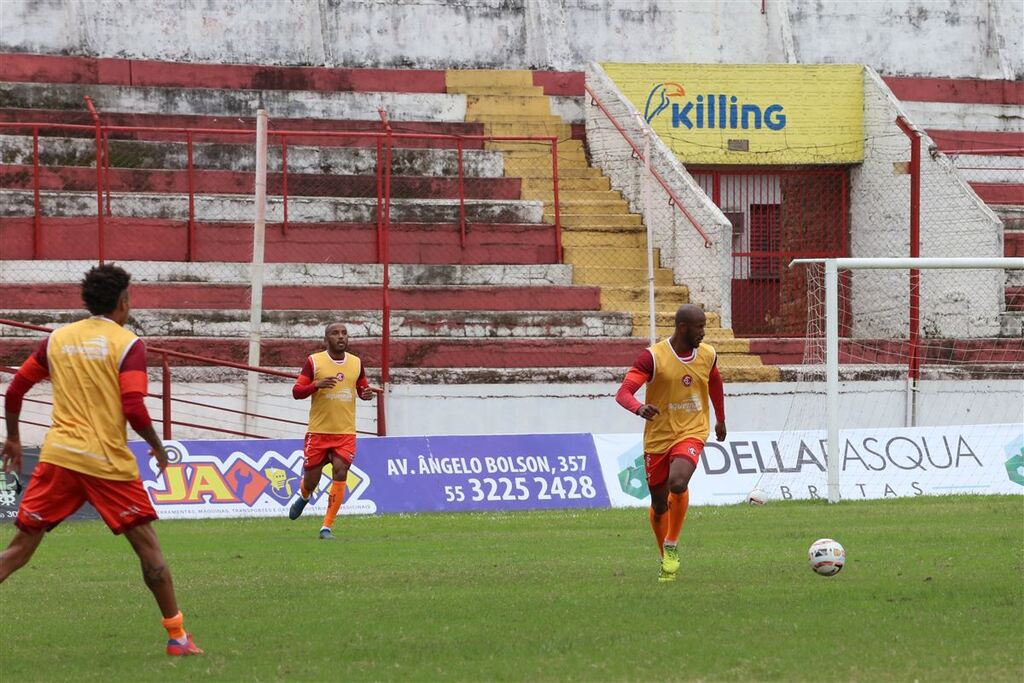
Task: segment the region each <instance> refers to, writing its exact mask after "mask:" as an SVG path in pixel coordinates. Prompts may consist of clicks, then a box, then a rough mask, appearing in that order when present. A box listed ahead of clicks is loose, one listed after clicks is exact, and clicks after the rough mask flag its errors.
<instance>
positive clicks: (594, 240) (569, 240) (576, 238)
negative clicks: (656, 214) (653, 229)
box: [562, 229, 647, 265]
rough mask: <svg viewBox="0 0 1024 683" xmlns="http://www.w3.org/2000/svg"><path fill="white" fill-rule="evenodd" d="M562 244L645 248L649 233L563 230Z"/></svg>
mask: <svg viewBox="0 0 1024 683" xmlns="http://www.w3.org/2000/svg"><path fill="white" fill-rule="evenodd" d="M562 244H563V245H564V246H567V247H612V248H615V249H644V248H645V247H646V245H647V233H644V232H640V231H634V230H620V231H618V232H612V231H610V230H608V231H599V230H586V229H581V230H576V229H573V230H563V231H562ZM609 265H614V264H609Z"/></svg>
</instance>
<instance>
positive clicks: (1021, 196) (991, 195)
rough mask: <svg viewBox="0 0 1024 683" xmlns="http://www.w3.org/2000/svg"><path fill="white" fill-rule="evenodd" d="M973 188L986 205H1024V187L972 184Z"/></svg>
mask: <svg viewBox="0 0 1024 683" xmlns="http://www.w3.org/2000/svg"><path fill="white" fill-rule="evenodd" d="M971 188H972V189H973V190H974V191H975V192H977V193H978V196H979V197H981V198H982V200H983V201H984V202H985V203H986V204H1013V205H1024V185H1011V184H1009V183H971Z"/></svg>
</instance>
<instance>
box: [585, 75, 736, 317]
mask: <svg viewBox="0 0 1024 683" xmlns="http://www.w3.org/2000/svg"><path fill="white" fill-rule="evenodd" d="M587 85H588V86H590V88H591V89H593V91H594V94H595V95H596V96H597V98H598V100H600V102H601V104H603V105H604V107H605V109H606V110H607V112H608V115H606V114H605V112H604V111H602V109H601V108H600V107H598V106H596V105H588V106H587V108H586V117H587V146H588V148H589V152H590V158H591V162H592V163H593V164H594V165H595V166H596V167H598V168H600V169H601V170H602V171H603V172H604V173H605V175H607V176H608V177H609V179H610V180H611V183H612V187H613V188H614V189H616V190H619V191H620V192H622V195H623V197H625V198H626V199H627V200H628V201H629V203H630V207H631V208H632V210H633V211H636V212H637V213H641V214H643V217H644V223H645V225H650V226H651V228H652V230H653V236H654V246H655V247H657V248H659V249H661V254H662V256H661V266H662V267H663V268H671V269H672V270H673V271H674V273H675V282H676V284H682V285H686V286H687V287H689V289H690V300H691V301H693V302H695V303H699V304H703V305H704V307H705V308H706V309H707V310H709V311H717V312H718V313H720V314H721V316H722V326H723V327H731V326H732V315H731V298H730V292H731V289H730V288H731V285H730V278H731V276H732V243H731V240H732V225H731V223H729V220H728V219H727V218H726V217H725V215H724V214H723V213H722V212H721V211H720V210H719V209H718V207H717V206H715V205H714V203H713V202H712V201H711V200H710V199H709V198H708V196H707V195H706V194H705V193H704V192H703V190H701V188H700V186H699V185H698V184H697V182H696V181H695V180H694V179H693V176H691V175H690V174H689V173H688V172H687V170H686V169H685V168H684V167H683V165H682V164H681V163H680V161H679V159H678V158H677V157H676V155H675V154H674V153H673V152H672V150H670V149H669V148H668V147H667V146H666V145H665V143H664V142H663V141H662V140H661V139H660V138H658V137H656V136H655V135H654V134H653V132H652V131H651V129H650V126H648V125H647V124H646V123H644V122H643V121H642V120H641V119H640V118H639V117H638V116H637V115H636V112H635V109H634V108H633V105H632V104H630V103H629V100H627V99H626V97H625V96H624V95H623V94H622V92H621V91H620V90H619V89H618V88H617V87H616V86H615V84H614V83H613V82H612V80H611V79H610V78H609V77H608V75H607V74H606V73H605V72H604V70H603V69H602V68H601V66H600V65H598V64H591V65H590V66H589V67H587ZM609 115H610V117H609ZM612 119H614V121H615V122H617V123H618V125H619V126H621V127H622V128H623V129H624V130H625V133H626V135H628V136H629V137H630V139H632V141H633V142H634V144H636V145H637V146H638V147H640V148H641V149H640V151H641V152H643V150H644V145H645V142H644V140H645V137H644V136H645V135H646V134H649V135H650V156H651V166H652V168H653V169H655V170H657V171H658V172H659V173H660V174H661V177H662V178H664V179H665V181H666V183H667V184H668V186H669V187H670V188H671V189H672V191H673V192H674V193H675V195H676V196H677V197H678V198H679V199H680V201H681V202H682V204H683V206H684V207H685V208H686V211H687V212H689V215H690V216H692V217H693V219H694V220H693V222H691V221H690V219H689V218H688V217H687V216H686V214H684V212H683V211H681V210H680V209H679V207H677V206H675V205H674V204H673V203H670V200H671V197H670V196H669V194H668V193H667V192H666V191H665V189H664V188H663V187H662V185H661V184H660V183H659V182H658V181H657V180H656V179H654V177H653V176H652V175H648V173H647V169H646V166H645V165H644V163H643V162H641V161H640V160H639V159H638V158H636V156H635V155H634V153H633V149H632V147H631V146H630V145H629V142H627V140H626V138H625V137H624V136H623V134H622V133H620V132H619V130H618V129H616V127H615V125H614V124H613V122H612ZM694 223H696V225H697V226H699V227H700V228H701V229H702V230H703V231H704V232H705V233H706V234H707V236H708V237H709V238H710V239H711V242H712V244H711V246H710V247H706V246H705V241H704V238H703V237H701V236H700V233H698V232H697V230H696V228H695V226H694Z"/></svg>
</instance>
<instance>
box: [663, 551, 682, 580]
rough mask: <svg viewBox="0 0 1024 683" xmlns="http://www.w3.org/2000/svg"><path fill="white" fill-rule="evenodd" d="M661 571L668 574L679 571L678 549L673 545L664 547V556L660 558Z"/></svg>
mask: <svg viewBox="0 0 1024 683" xmlns="http://www.w3.org/2000/svg"><path fill="white" fill-rule="evenodd" d="M661 570H662V571H663V572H666V573H668V574H675V573H676V572H678V571H679V548H677V547H676V546H674V545H667V546H665V555H664V557H662V558H661Z"/></svg>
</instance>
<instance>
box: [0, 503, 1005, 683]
mask: <svg viewBox="0 0 1024 683" xmlns="http://www.w3.org/2000/svg"><path fill="white" fill-rule="evenodd" d="M319 521H320V520H319V519H314V518H309V519H306V518H303V519H302V520H300V521H298V522H289V521H288V520H262V521H203V522H161V523H159V524H158V525H157V528H158V531H159V533H160V536H161V539H162V541H163V544H164V549H165V552H166V554H167V556H168V558H169V561H170V563H171V567H172V570H173V571H174V574H175V580H176V583H177V587H178V594H179V599H180V601H181V603H182V608H183V609H184V611H185V614H186V618H187V626H188V627H189V629H190V630H192V631H194V632H195V634H196V639H197V642H198V643H199V644H200V645H201V646H202V647H204V648H205V649H206V651H207V655H206V656H204V657H201V658H200V657H196V658H188V659H181V660H172V659H169V658H167V657H165V656H164V654H163V645H164V638H165V635H164V633H163V630H162V628H161V627H160V622H159V614H158V612H157V609H156V606H155V604H154V603H153V601H152V599H151V597H150V595H149V593H148V591H147V590H146V589H145V587H144V586H143V584H142V581H141V578H140V576H139V572H138V567H137V562H136V560H135V558H134V555H133V554H132V553H131V550H130V548H129V547H128V544H127V543H126V542H125V541H124V540H123V539H121V538H116V537H113V536H111V535H110V534H109V532H107V531H106V529H105V528H104V527H103V526H102V525H101V524H100V523H93V522H79V523H69V524H65V525H63V526H62V527H60V528H58V529H57V530H56V531H55V532H53V533H52V534H51V535H50V538H48V539H47V540H46V541H45V542H44V543H43V544H42V546H41V547H40V550H39V552H38V553H37V554H36V557H35V558H34V560H33V562H32V563H31V564H30V565H29V566H27V567H25V568H24V569H22V570H21V571H20V572H18V573H17V574H15V575H14V576H12V577H11V578H10V579H9V580H8V581H7V582H6V583H5V584H4V585H3V586H0V679H2V680H3V681H37V680H45V681H60V680H63V681H171V680H173V681H181V680H187V681H206V680H210V681H275V680H295V681H328V680H438V681H453V680H472V681H478V680H510V681H559V680H577V681H606V680H607V681H611V680H634V681H654V680H658V681H663V680H703V681H708V680H744V681H747V680H757V681H768V680H783V681H793V680H808V681H811V680H815V681H817V680H838V681H843V680H857V681H886V680H894V681H911V680H920V681H928V680H932V681H951V680H953V681H998V680H1006V681H1020V680H1022V679H1024V581H1022V579H1024V499H1022V498H1021V497H1019V496H1013V497H947V498H927V499H925V498H922V499H916V500H898V501H895V500H890V501H875V502H855V503H844V504H841V505H837V506H828V505H825V504H813V503H802V502H790V503H775V504H770V505H768V506H765V507H763V508H748V507H743V506H733V507H725V508H694V509H693V510H691V512H690V514H689V516H688V518H687V525H686V528H685V529H684V531H683V536H682V540H681V551H682V555H683V567H682V569H681V576H682V578H681V579H680V581H678V582H676V583H672V584H659V583H657V581H656V576H657V571H658V565H657V561H656V559H655V557H656V551H655V549H654V543H653V540H651V539H652V535H651V533H650V529H649V527H648V524H647V515H646V512H645V511H644V510H642V509H636V510H592V511H585V512H535V513H525V514H524V513H517V514H459V515H416V516H384V517H356V518H350V517H346V518H341V519H340V521H339V523H338V525H337V526H336V530H338V531H340V532H341V535H342V539H340V540H339V541H337V542H334V543H329V542H321V541H318V540H317V538H316V531H317V529H318V528H319V526H318V524H319ZM11 533H12V527H11V526H9V525H7V526H5V527H4V528H3V530H2V533H0V542H3V543H4V544H6V543H7V541H8V540H9V538H10V536H11ZM823 536H830V537H833V538H836V539H837V540H839V541H840V542H841V543H843V544H844V545H845V547H846V550H847V558H848V560H847V566H846V568H845V569H844V570H843V571H842V572H841V573H840V574H839V575H838V576H836V577H833V578H823V577H819V576H817V575H815V574H813V573H812V572H811V570H810V569H809V568H808V565H807V558H806V551H807V547H808V546H809V545H810V543H811V542H812V541H813V540H815V539H816V538H819V537H823Z"/></svg>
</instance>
